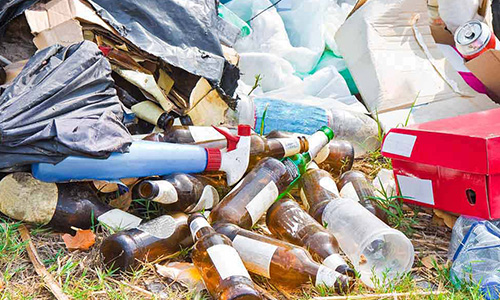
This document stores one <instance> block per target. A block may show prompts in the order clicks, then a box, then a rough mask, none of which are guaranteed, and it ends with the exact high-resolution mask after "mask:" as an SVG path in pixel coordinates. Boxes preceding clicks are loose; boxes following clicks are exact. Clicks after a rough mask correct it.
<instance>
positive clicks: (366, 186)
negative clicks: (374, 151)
mask: <svg viewBox="0 0 500 300" xmlns="http://www.w3.org/2000/svg"><path fill="white" fill-rule="evenodd" d="M338 188H339V190H340V196H341V197H344V198H349V199H353V200H356V201H358V202H359V204H361V205H362V206H363V207H364V208H366V209H367V210H368V211H369V212H371V213H372V214H374V215H376V216H377V217H378V218H379V219H380V220H382V221H383V222H385V223H387V213H386V212H385V211H384V210H383V209H382V208H381V207H380V206H379V205H378V203H377V201H376V200H375V188H374V187H373V185H372V183H371V182H370V181H368V179H367V178H366V176H365V174H363V173H362V172H360V171H348V172H345V173H344V174H342V176H340V179H339V183H338Z"/></svg>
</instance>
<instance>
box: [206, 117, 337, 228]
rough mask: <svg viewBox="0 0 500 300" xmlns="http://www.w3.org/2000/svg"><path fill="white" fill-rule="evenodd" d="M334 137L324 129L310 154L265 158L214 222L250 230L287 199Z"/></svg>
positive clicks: (212, 215) (314, 137) (214, 212)
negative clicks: (282, 199)
mask: <svg viewBox="0 0 500 300" xmlns="http://www.w3.org/2000/svg"><path fill="white" fill-rule="evenodd" d="M332 138H333V131H332V130H331V129H330V128H329V127H326V126H325V127H322V128H321V129H320V130H318V131H317V132H316V133H315V134H313V135H312V136H311V138H310V139H309V151H308V152H306V153H305V154H296V155H294V156H292V157H287V158H284V159H282V160H281V161H279V160H277V159H275V158H270V157H268V158H264V159H263V160H261V161H260V162H259V163H258V164H257V165H256V166H255V167H254V168H253V169H252V171H250V172H249V173H248V174H247V175H246V176H245V177H244V178H243V179H242V180H241V181H240V182H239V183H238V184H237V185H236V186H235V187H234V188H233V189H232V190H231V192H229V194H228V195H226V197H224V198H223V199H222V200H221V202H220V203H219V204H218V205H217V206H216V207H215V208H214V209H213V210H212V212H211V213H210V218H209V219H210V222H211V223H212V224H214V223H217V222H228V223H232V224H236V225H238V226H240V227H242V228H245V229H249V228H251V227H252V226H253V225H254V224H255V223H257V221H258V220H259V219H260V218H261V217H262V216H263V215H264V214H265V213H266V211H267V210H268V208H269V207H270V206H271V205H272V204H273V203H274V201H275V200H276V199H277V198H278V197H283V196H285V195H286V194H287V193H288V192H289V191H290V190H291V189H292V188H293V186H294V185H295V183H296V182H297V180H298V179H299V178H300V176H301V174H303V173H304V172H305V170H306V166H307V164H308V163H309V162H311V160H312V159H313V158H314V157H316V155H317V154H318V152H319V151H320V150H321V148H323V147H324V146H325V145H326V144H327V143H328V142H329V141H330V140H331V139H332Z"/></svg>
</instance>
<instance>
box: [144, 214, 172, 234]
mask: <svg viewBox="0 0 500 300" xmlns="http://www.w3.org/2000/svg"><path fill="white" fill-rule="evenodd" d="M137 229H140V230H141V231H144V232H146V233H149V234H150V235H152V236H154V237H156V238H158V239H166V238H169V237H170V236H171V235H172V234H173V233H174V231H175V219H174V218H173V217H172V216H169V215H164V216H161V217H158V218H156V219H153V220H151V221H149V222H146V223H144V224H142V225H140V226H139V227H137Z"/></svg>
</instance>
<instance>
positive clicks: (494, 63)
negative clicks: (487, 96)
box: [465, 50, 500, 96]
mask: <svg viewBox="0 0 500 300" xmlns="http://www.w3.org/2000/svg"><path fill="white" fill-rule="evenodd" d="M465 66H466V67H467V68H468V69H469V70H470V71H471V72H472V74H474V75H476V77H477V78H478V79H479V80H481V82H482V83H483V84H484V85H485V86H486V87H487V88H488V89H489V90H490V91H491V92H493V93H494V94H496V95H499V96H500V51H498V50H488V51H486V52H485V53H483V54H481V55H480V56H479V57H477V58H474V59H473V60H471V61H468V62H467V63H466V64H465Z"/></svg>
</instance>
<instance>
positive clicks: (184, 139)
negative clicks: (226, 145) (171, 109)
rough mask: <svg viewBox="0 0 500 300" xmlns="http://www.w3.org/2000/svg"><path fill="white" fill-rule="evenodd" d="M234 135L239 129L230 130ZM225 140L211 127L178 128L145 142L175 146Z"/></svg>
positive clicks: (148, 138) (157, 133)
mask: <svg viewBox="0 0 500 300" xmlns="http://www.w3.org/2000/svg"><path fill="white" fill-rule="evenodd" d="M228 130H229V132H231V133H232V134H237V133H238V130H237V128H228ZM221 139H225V138H224V136H223V135H222V134H221V133H219V132H218V131H217V130H215V129H214V128H213V127H210V126H178V125H174V126H172V127H171V128H170V129H169V130H167V131H163V132H155V133H152V134H150V135H147V136H146V137H145V138H144V140H146V141H153V142H163V143H174V144H193V143H199V142H206V141H215V140H221Z"/></svg>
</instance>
